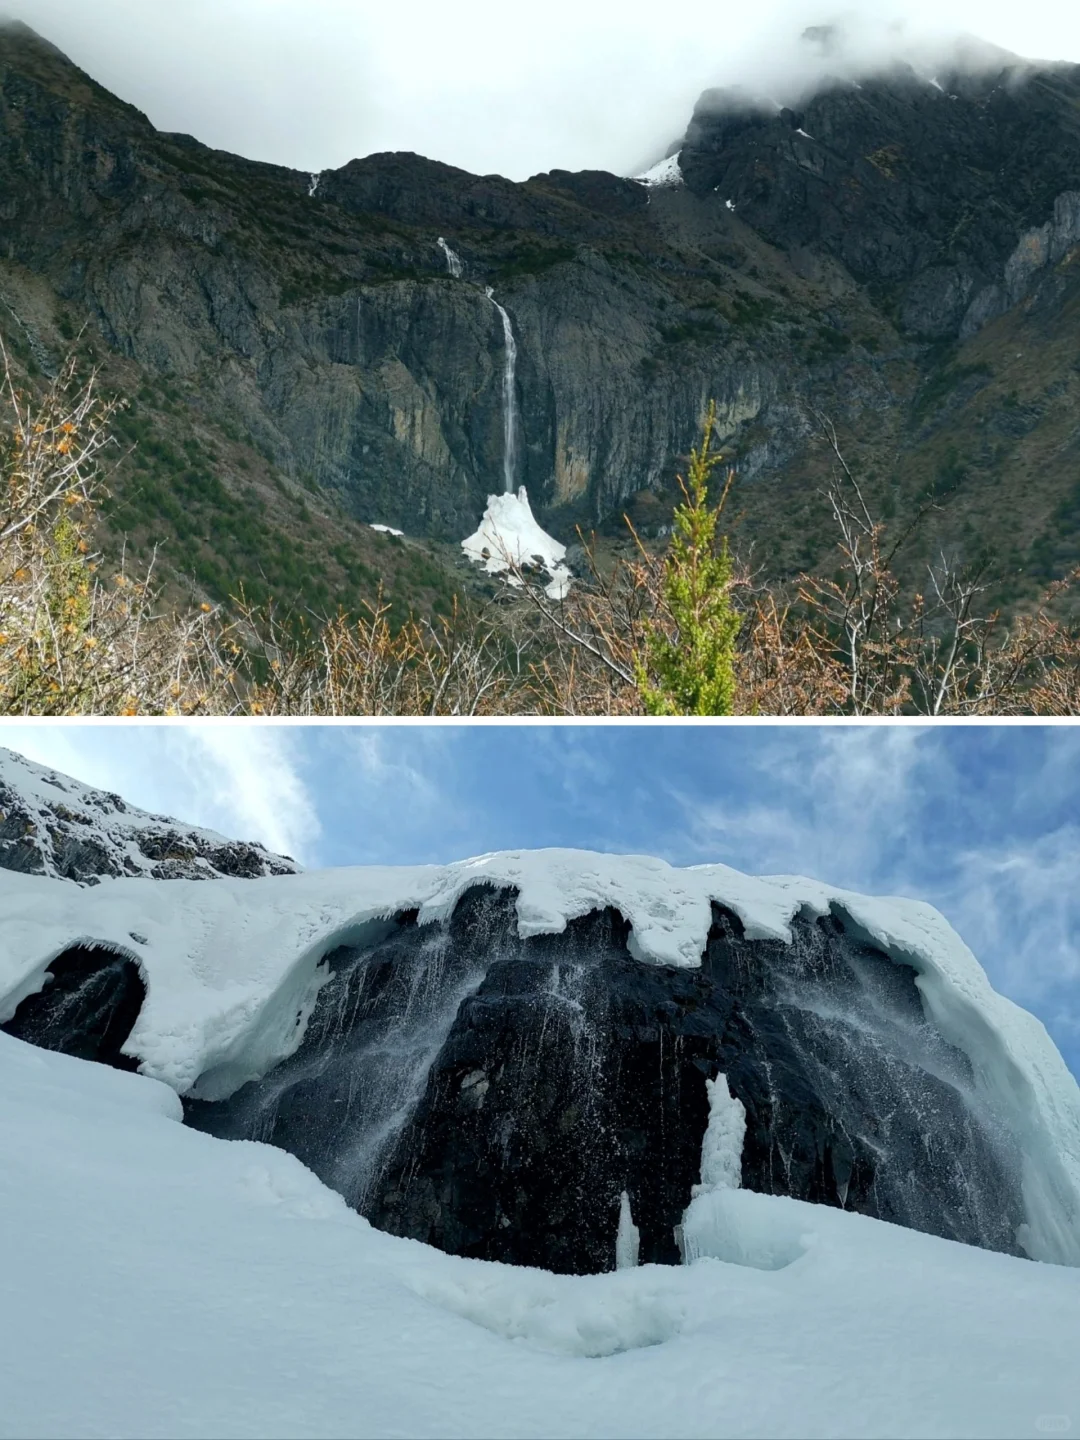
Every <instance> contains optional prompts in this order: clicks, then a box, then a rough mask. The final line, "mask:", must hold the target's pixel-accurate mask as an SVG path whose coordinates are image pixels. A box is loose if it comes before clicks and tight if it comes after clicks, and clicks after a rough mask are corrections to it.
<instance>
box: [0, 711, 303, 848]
mask: <svg viewBox="0 0 1080 1440" xmlns="http://www.w3.org/2000/svg"><path fill="white" fill-rule="evenodd" d="M0 741H2V743H3V744H5V745H7V746H9V747H10V748H11V749H13V750H18V751H20V752H21V753H22V754H23V755H25V756H26V757H27V758H28V759H30V760H34V761H36V762H37V763H38V764H41V765H51V766H52V767H53V768H54V769H57V770H61V771H63V772H64V773H65V774H68V775H72V776H74V777H75V778H76V779H78V780H82V781H84V782H85V783H86V784H88V785H94V786H96V787H98V788H99V789H104V790H110V791H114V792H116V793H117V794H119V795H122V796H123V797H124V799H125V800H127V801H128V802H129V803H130V804H132V805H136V806H138V807H139V808H140V809H143V810H150V811H153V812H154V813H158V814H163V815H168V816H170V817H172V818H175V819H177V820H182V821H186V822H187V823H188V824H193V825H201V826H205V827H206V828H208V829H211V830H218V831H220V832H221V833H222V834H224V835H226V836H228V837H230V838H232V839H238V840H258V841H260V842H261V843H262V844H263V845H266V846H268V847H269V848H270V849H271V850H275V851H277V852H278V853H283V854H287V855H291V856H293V857H294V858H295V859H297V860H299V861H301V862H303V861H304V860H305V858H307V857H309V856H310V854H311V851H312V848H313V847H314V845H315V842H316V841H317V839H318V836H319V832H320V826H319V820H318V816H317V813H316V808H315V802H314V800H313V798H312V795H311V794H310V792H309V790H308V788H307V785H306V784H305V781H304V780H303V778H302V776H301V773H300V769H299V766H298V761H299V757H300V745H299V744H298V742H297V737H296V732H294V731H291V730H289V729H287V728H281V727H276V726H262V727H260V726H256V725H244V726H236V725H214V724H208V723H206V722H202V723H200V724H198V725H185V726H168V727H166V726H140V725H137V724H128V725H123V726H115V725H110V726H104V725H65V726H63V727H59V726H54V725H34V724H14V725H8V726H6V727H5V728H4V731H3V734H2V736H0Z"/></svg>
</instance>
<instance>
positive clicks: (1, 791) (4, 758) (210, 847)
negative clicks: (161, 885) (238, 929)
mask: <svg viewBox="0 0 1080 1440" xmlns="http://www.w3.org/2000/svg"><path fill="white" fill-rule="evenodd" d="M0 866H2V867H4V868H5V869H8V870H18V871H22V872H23V873H26V874H30V875H48V876H50V877H52V878H58V879H65V880H76V881H79V882H81V883H83V884H88V885H94V884H96V883H97V882H98V881H99V880H101V879H106V878H110V877H117V876H121V875H149V876H151V877H153V878H154V879H155V880H173V879H180V878H184V879H189V880H198V879H213V878H215V877H218V876H222V875H230V876H235V877H237V878H245V877H252V876H256V875H290V874H294V873H296V871H297V870H299V868H300V867H299V866H298V865H297V864H296V862H295V861H293V860H290V859H288V858H287V857H286V856H283V855H273V854H271V852H270V851H268V850H265V849H264V848H263V847H262V846H261V845H257V844H254V843H251V844H247V843H244V842H241V841H237V840H227V839H226V838H225V836H224V835H218V834H215V832H214V831H212V830H200V829H199V828H197V827H196V826H193V825H181V824H178V823H177V822H176V821H175V820H170V819H168V818H167V817H166V816H164V815H148V814H147V813H146V812H145V811H143V810H136V809H135V808H134V807H133V806H131V805H128V804H127V803H126V802H125V801H124V800H122V799H121V798H120V796H119V795H109V794H106V793H105V791H103V790H94V789H92V788H91V787H90V786H89V785H84V784H82V782H81V781H79V780H73V779H71V777H70V776H68V775H61V774H60V773H59V772H58V771H56V770H49V769H46V768H45V767H43V766H41V765H34V764H33V763H32V762H31V761H29V760H27V759H25V758H24V757H23V756H22V755H18V754H16V752H15V751H13V750H5V749H3V748H0Z"/></svg>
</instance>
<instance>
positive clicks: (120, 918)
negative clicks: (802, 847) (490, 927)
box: [0, 850, 1080, 1264]
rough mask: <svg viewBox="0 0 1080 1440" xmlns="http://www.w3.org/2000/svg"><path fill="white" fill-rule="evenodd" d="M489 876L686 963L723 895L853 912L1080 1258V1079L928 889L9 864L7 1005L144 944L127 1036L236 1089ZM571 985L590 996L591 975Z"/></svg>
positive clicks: (1031, 1209)
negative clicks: (337, 990) (316, 1015)
mask: <svg viewBox="0 0 1080 1440" xmlns="http://www.w3.org/2000/svg"><path fill="white" fill-rule="evenodd" d="M478 886H480V887H484V886H486V887H492V888H493V889H494V890H495V891H496V892H500V891H507V892H509V894H510V896H511V897H512V901H513V912H512V913H513V916H514V921H515V924H516V932H517V935H518V936H519V937H542V936H546V935H560V934H562V933H563V932H564V931H567V929H568V927H569V926H571V925H572V923H573V922H574V921H575V920H576V919H578V918H580V917H587V916H589V915H592V914H596V913H599V912H604V911H606V910H608V909H609V908H610V910H612V911H617V912H618V913H619V914H621V915H623V916H625V918H626V921H627V923H628V925H629V936H628V942H627V943H628V953H629V955H631V956H633V957H635V958H636V960H637V961H638V962H639V963H640V964H641V965H643V966H646V967H648V966H666V967H674V968H673V972H672V973H675V972H677V971H678V970H679V969H687V970H694V969H697V968H699V967H700V966H701V964H702V957H703V954H704V952H705V950H706V946H707V941H708V938H709V935H710V931H711V927H712V924H713V918H712V917H713V908H712V907H713V904H714V903H716V904H719V905H722V906H723V907H725V908H726V910H728V911H730V912H731V913H732V914H733V915H734V916H736V917H738V921H739V922H740V924H741V926H742V927H743V931H744V933H745V936H746V938H747V941H748V942H751V941H755V940H758V941H760V940H771V941H780V942H782V943H783V944H785V945H791V944H792V942H793V938H794V927H795V926H796V925H800V926H805V925H806V924H808V923H811V922H812V921H813V920H814V917H833V922H835V923H837V924H841V925H842V929H843V931H844V933H845V934H846V935H847V936H849V937H850V939H851V942H852V943H856V944H857V943H862V942H865V943H866V944H867V945H869V946H872V947H874V950H875V953H877V954H880V955H881V956H882V957H888V960H889V961H891V962H893V963H894V964H895V965H896V966H898V967H900V971H901V973H902V974H905V975H908V976H914V984H915V986H916V987H917V989H916V990H915V991H912V995H913V996H914V995H917V996H918V997H921V999H919V1000H916V1001H915V1002H914V1003H916V1004H921V1008H922V1011H923V1012H924V1016H925V1020H926V1022H928V1023H929V1024H930V1026H931V1027H932V1028H933V1032H934V1033H935V1034H936V1035H937V1036H939V1037H940V1038H941V1040H942V1041H943V1042H945V1043H946V1044H947V1045H948V1046H950V1047H954V1048H955V1051H957V1052H959V1053H960V1054H961V1055H962V1056H964V1057H966V1061H965V1064H966V1065H967V1066H968V1069H969V1074H968V1078H967V1079H966V1080H960V1079H958V1080H957V1081H956V1083H957V1084H960V1083H962V1084H963V1085H965V1086H968V1087H970V1093H971V1101H970V1103H971V1104H973V1105H977V1106H978V1107H979V1108H980V1113H982V1112H985V1116H988V1117H996V1118H992V1119H991V1120H989V1121H987V1123H991V1124H997V1125H1000V1126H1001V1127H1003V1134H1004V1135H1006V1136H1007V1137H1008V1147H1009V1149H1010V1153H1011V1151H1012V1150H1015V1152H1016V1156H1017V1159H1016V1163H1017V1165H1018V1166H1019V1176H1020V1178H1019V1185H1020V1188H1021V1192H1022V1204H1023V1224H1022V1227H1021V1231H1020V1233H1019V1234H1018V1236H1017V1240H1018V1242H1019V1244H1020V1245H1022V1247H1023V1248H1024V1249H1025V1250H1026V1252H1027V1253H1028V1254H1029V1255H1031V1256H1033V1257H1035V1258H1038V1259H1044V1260H1053V1261H1057V1262H1060V1263H1065V1264H1080V1089H1078V1087H1077V1084H1076V1081H1075V1079H1074V1078H1073V1076H1072V1075H1071V1074H1070V1073H1069V1071H1068V1069H1067V1068H1066V1066H1065V1064H1064V1062H1063V1060H1062V1059H1061V1056H1060V1055H1059V1054H1058V1052H1057V1050H1056V1048H1055V1047H1054V1045H1053V1043H1052V1041H1051V1040H1050V1038H1049V1036H1048V1035H1047V1033H1046V1031H1045V1029H1044V1027H1043V1026H1042V1025H1041V1024H1040V1023H1039V1021H1037V1020H1036V1019H1035V1018H1034V1017H1033V1016H1032V1015H1030V1014H1028V1013H1027V1012H1026V1011H1023V1010H1021V1009H1019V1008H1018V1007H1017V1006H1015V1005H1013V1004H1011V1003H1010V1002H1009V1001H1008V1000H1006V999H1004V998H1003V997H1001V996H1000V995H998V994H996V993H995V992H994V991H993V989H992V988H991V986H990V984H989V982H988V980H987V978H986V975H985V973H984V972H983V970H982V969H981V967H980V966H979V964H978V962H977V961H976V959H975V957H974V956H973V955H972V954H971V952H970V951H969V950H968V949H967V947H966V946H965V945H964V944H963V942H962V941H961V940H960V938H959V937H958V936H957V935H956V934H955V932H954V931H953V930H952V929H951V928H950V927H949V925H948V924H947V922H946V921H945V920H944V919H943V918H942V917H941V916H940V915H939V914H938V913H937V912H936V911H934V910H933V909H931V908H930V907H929V906H927V905H924V904H921V903H919V902H916V901H911V900H898V899H870V898H868V897H865V896H860V895H855V894H852V893H850V892H845V891H842V890H836V889H832V888H830V887H828V886H826V885H823V884H821V883H819V882H817V881H812V880H806V879H796V878H790V877H770V878H754V877H751V876H747V875H742V874H740V873H739V872H738V871H735V870H732V869H729V868H728V867H726V866H722V865H706V866H697V867H694V868H691V869H687V870H679V869H675V868H673V867H671V866H669V865H667V864H666V863H665V862H663V861H661V860H656V859H649V858H647V857H640V856H613V855H603V854H592V853H589V852H582V851H571V850H547V851H537V852H527V851H526V852H521V851H516V852H504V853H499V854H492V855H487V856H482V857H479V858H477V859H474V860H467V861H462V862H459V863H457V864H452V865H447V866H423V867H412V868H397V869H389V868H381V867H371V868H363V869H350V870H340V871H327V872H322V873H308V874H300V875H292V876H288V877H283V878H265V879H254V880H247V881H242V882H241V881H232V880H227V879H225V880H220V881H218V882H216V883H215V884H213V885H205V884H197V883H193V882H190V881H184V880H178V881H175V882H173V883H172V884H169V885H160V884H158V883H156V882H155V881H153V880H148V879H132V880H115V881H112V882H110V883H109V884H103V885H99V886H96V887H94V888H91V889H82V888H79V887H77V886H74V885H70V884H67V883H64V882H61V881H56V880H50V879H46V878H41V877H37V876H27V875H19V874H13V873H10V872H0V1023H3V1022H5V1021H8V1020H10V1019H11V1017H12V1016H13V1015H15V1013H16V1011H17V1009H18V1007H19V1005H20V1003H21V1002H22V1001H24V1000H26V999H27V998H28V997H30V996H33V995H35V994H37V993H39V992H41V991H42V990H43V987H45V986H46V984H47V978H48V975H49V973H50V972H49V966H50V963H51V962H53V961H54V960H55V959H56V957H58V956H61V955H63V954H64V953H65V952H66V951H69V950H70V949H71V948H72V947H73V946H80V947H83V948H84V949H85V947H97V948H98V949H99V950H101V951H104V952H108V953H109V954H111V955H118V956H123V957H126V958H127V959H128V960H130V961H132V962H133V963H134V964H135V965H136V966H137V967H138V970H139V973H140V974H141V975H142V977H143V981H144V984H145V987H146V999H145V1003H144V1004H143V1005H142V1008H141V1010H140V1012H139V1015H138V1019H137V1022H136V1023H135V1026H134V1029H133V1030H132V1032H131V1035H130V1038H129V1039H128V1041H127V1042H126V1044H125V1046H124V1050H125V1053H127V1054H129V1055H131V1056H136V1057H138V1059H139V1061H140V1062H141V1069H142V1072H143V1073H144V1074H146V1075H149V1076H152V1077H154V1078H157V1079H160V1080H163V1081H165V1082H166V1083H167V1084H169V1085H170V1086H171V1087H172V1088H173V1089H174V1090H176V1091H177V1092H178V1093H180V1094H184V1095H186V1094H189V1093H192V1092H194V1093H196V1094H198V1095H199V1096H200V1097H202V1099H204V1100H206V1101H221V1100H223V1099H225V1098H227V1097H228V1096H230V1095H232V1094H234V1093H236V1092H237V1091H238V1090H239V1088H240V1087H241V1086H243V1085H244V1084H245V1083H247V1082H249V1081H253V1080H256V1079H258V1078H259V1077H261V1076H265V1075H267V1074H268V1072H270V1071H271V1070H272V1069H273V1067H275V1066H276V1065H278V1064H280V1063H281V1062H283V1061H285V1060H286V1059H287V1058H288V1057H290V1056H292V1055H294V1054H296V1053H297V1051H298V1049H299V1047H300V1046H301V1044H302V1042H303V1040H304V1036H305V1030H306V1027H307V1025H308V1021H309V1019H310V1017H311V1016H312V1014H313V1011H314V1009H315V1006H316V1003H317V1000H318V997H319V993H320V990H321V989H322V987H323V986H324V985H326V984H327V983H328V981H329V980H330V978H331V976H330V974H329V973H328V970H327V967H326V965H325V964H324V963H323V962H324V960H325V957H327V956H328V955H330V954H331V952H334V951H336V950H339V949H340V947H342V946H352V947H354V949H356V950H358V952H364V950H365V947H367V948H368V949H370V948H371V947H374V946H378V945H379V944H380V943H382V942H383V941H384V940H386V938H387V937H389V936H392V934H393V933H394V932H395V931H396V930H397V929H398V926H399V922H398V921H396V920H395V919H394V917H395V916H397V917H401V916H411V917H413V918H412V919H411V921H410V923H411V924H413V925H416V926H418V927H419V929H420V931H421V932H423V931H424V928H425V927H427V926H436V927H437V926H438V924H440V923H443V922H447V921H448V920H449V919H450V918H451V917H452V915H453V914H454V912H455V907H456V906H457V905H458V902H459V901H460V900H461V899H462V897H463V896H465V895H466V892H469V891H473V892H475V891H476V887H478ZM431 933H432V935H433V937H434V939H435V940H438V935H437V933H436V930H433V931H432V932H431ZM134 937H138V938H137V939H136V938H134ZM410 943H411V942H410ZM440 943H441V942H440ZM437 948H438V947H436V950H437ZM770 953H772V952H770ZM792 953H793V954H794V953H795V952H792ZM361 958H362V955H361ZM481 958H482V957H481ZM484 963H485V964H486V963H488V962H487V961H485V962H484ZM875 963H876V964H883V963H885V961H884V959H882V960H881V961H880V962H875ZM886 968H888V967H887V966H886ZM481 979H482V973H478V975H477V979H476V983H477V984H479V983H480V980H481ZM469 983H472V982H469ZM665 983H667V982H665ZM905 983H908V982H905ZM468 993H469V991H468V987H467V986H466V988H465V989H464V990H463V991H462V992H461V994H462V996H464V995H466V994H468ZM555 1001H557V1002H558V1007H559V1008H561V1009H562V1010H566V1007H567V1006H569V1007H570V1011H569V1013H571V1014H573V1013H576V1012H575V1011H574V1010H573V1007H574V1005H577V1006H578V1011H580V1009H581V1006H580V1004H579V1003H578V1002H577V1001H576V1000H575V999H574V996H573V994H572V993H570V994H569V995H568V996H567V997H566V999H565V1000H563V999H560V998H559V997H558V996H555V997H554V1000H553V1003H555ZM814 1003H815V1004H817V1003H821V1002H814ZM905 1003H906V1002H905ZM823 1013H827V1011H825V1012H823ZM333 1022H334V1017H333V1016H330V1017H329V1019H328V1021H327V1023H328V1024H330V1023H333ZM825 1023H826V1026H828V1024H830V1023H832V1022H828V1021H826V1022H825ZM860 1023H862V1022H860ZM920 1023H922V1022H921V1021H920ZM854 1033H855V1032H853V1034H854ZM575 1043H577V1042H575ZM920 1043H922V1042H920ZM935 1043H937V1042H935ZM927 1053H928V1054H929V1053H930V1052H927ZM925 1063H926V1064H929V1065H930V1066H931V1068H933V1067H934V1066H935V1065H939V1064H940V1063H944V1062H943V1061H936V1060H934V1059H933V1058H932V1056H931V1057H930V1058H929V1059H928V1060H926V1061H925ZM950 1063H951V1062H950ZM476 1088H477V1090H480V1086H479V1085H478V1086H477V1087H476ZM480 1093H481V1095H482V1090H480ZM485 1103H489V1102H488V1101H487V1100H485ZM699 1144H700V1141H699ZM699 1153H700V1151H699ZM1010 1163H1011V1162H1010ZM695 1178H696V1177H695ZM842 1183H843V1180H842V1178H841V1177H840V1176H837V1184H838V1185H839V1184H842Z"/></svg>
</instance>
